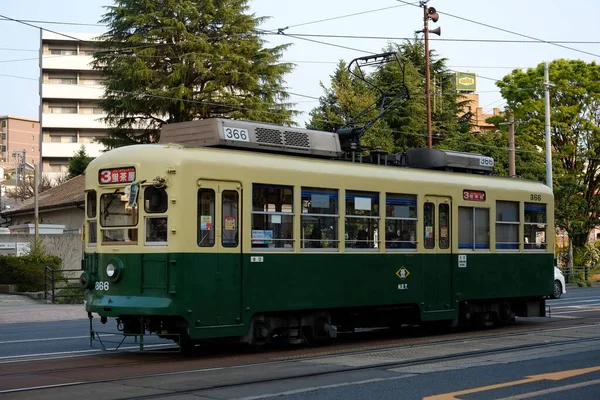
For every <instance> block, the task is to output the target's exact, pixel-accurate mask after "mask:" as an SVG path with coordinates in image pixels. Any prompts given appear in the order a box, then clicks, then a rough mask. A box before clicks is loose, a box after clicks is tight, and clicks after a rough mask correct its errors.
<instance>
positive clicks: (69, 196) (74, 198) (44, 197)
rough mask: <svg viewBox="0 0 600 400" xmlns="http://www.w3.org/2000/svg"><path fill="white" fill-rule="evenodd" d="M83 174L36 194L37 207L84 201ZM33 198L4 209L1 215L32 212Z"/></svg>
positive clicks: (44, 207) (45, 208) (33, 206)
mask: <svg viewBox="0 0 600 400" xmlns="http://www.w3.org/2000/svg"><path fill="white" fill-rule="evenodd" d="M84 189H85V176H84V175H79V176H76V177H75V178H73V179H69V180H68V181H66V182H65V183H63V184H62V185H58V186H55V187H53V188H52V189H48V190H46V191H45V192H43V193H41V194H40V195H39V196H38V209H39V210H47V209H52V208H58V207H65V206H70V205H73V206H75V205H80V204H83V203H84V202H85V193H84ZM34 208H35V200H34V198H33V197H30V198H29V199H27V200H25V201H24V202H23V203H21V204H19V206H18V207H17V208H14V209H11V210H6V211H4V212H3V213H2V215H12V214H28V213H30V212H34Z"/></svg>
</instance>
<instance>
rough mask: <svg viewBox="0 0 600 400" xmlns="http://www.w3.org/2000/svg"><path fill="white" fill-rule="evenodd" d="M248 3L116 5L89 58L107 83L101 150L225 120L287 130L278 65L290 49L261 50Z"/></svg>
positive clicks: (119, 1) (131, 0) (165, 0)
mask: <svg viewBox="0 0 600 400" xmlns="http://www.w3.org/2000/svg"><path fill="white" fill-rule="evenodd" d="M247 3H248V1H247V0H178V1H173V0H161V1H137V0H116V1H115V5H114V6H110V7H107V9H108V12H107V13H106V14H105V15H104V17H103V19H102V21H101V22H102V23H104V24H107V25H108V31H107V33H106V34H104V35H103V36H102V37H101V39H102V41H101V42H100V43H99V51H98V52H96V53H95V55H94V66H95V68H96V69H98V70H100V71H102V74H103V76H105V77H106V81H105V95H104V99H103V100H101V101H100V105H101V107H102V108H103V109H104V110H106V111H107V113H108V117H107V122H109V123H110V124H111V126H112V127H113V129H112V130H111V134H110V137H109V138H106V139H101V142H102V143H104V144H105V145H107V146H109V147H110V148H112V147H118V146H123V145H128V144H133V143H151V142H156V141H158V138H159V135H160V133H159V131H158V130H157V129H158V128H160V127H161V126H162V125H163V124H165V123H174V122H183V121H190V120H194V119H203V118H211V117H225V118H232V119H249V120H256V121H266V122H273V123H277V124H291V123H292V119H291V118H292V116H293V115H294V114H295V112H294V111H292V110H290V104H289V103H287V102H286V101H287V99H288V97H289V96H288V94H287V92H286V91H285V86H284V85H285V82H284V79H283V77H284V75H285V74H286V73H288V72H290V71H291V70H292V65H291V64H289V63H280V62H279V59H280V58H281V55H282V52H283V51H284V50H285V49H286V48H287V45H282V46H276V47H273V48H264V47H263V44H264V41H263V40H262V39H261V37H260V34H259V33H258V32H257V28H258V26H259V25H260V24H261V23H262V22H263V21H264V18H261V17H255V16H254V14H251V13H250V12H249V7H248V5H247Z"/></svg>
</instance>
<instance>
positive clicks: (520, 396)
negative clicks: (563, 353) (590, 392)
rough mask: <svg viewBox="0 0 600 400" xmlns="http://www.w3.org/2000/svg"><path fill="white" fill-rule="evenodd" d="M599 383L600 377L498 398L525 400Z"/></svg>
mask: <svg viewBox="0 0 600 400" xmlns="http://www.w3.org/2000/svg"><path fill="white" fill-rule="evenodd" d="M597 384H600V379H596V380H594V381H587V382H579V383H573V384H572V385H566V386H559V387H556V388H552V389H545V390H538V391H537V392H530V393H523V394H518V395H515V396H510V397H505V398H503V399H497V400H523V399H531V398H533V397H538V396H543V395H546V394H550V393H558V392H564V391H565V390H571V389H579V388H582V387H586V386H592V385H597Z"/></svg>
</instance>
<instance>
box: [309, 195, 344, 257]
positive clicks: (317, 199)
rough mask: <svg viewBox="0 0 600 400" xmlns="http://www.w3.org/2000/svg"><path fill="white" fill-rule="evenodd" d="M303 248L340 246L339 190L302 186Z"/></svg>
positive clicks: (333, 247) (335, 247)
mask: <svg viewBox="0 0 600 400" xmlns="http://www.w3.org/2000/svg"><path fill="white" fill-rule="evenodd" d="M301 193H302V215H301V217H300V221H301V226H302V248H303V249H337V248H338V243H339V240H338V218H339V214H338V191H337V190H336V189H320V188H306V187H303V188H302V192H301Z"/></svg>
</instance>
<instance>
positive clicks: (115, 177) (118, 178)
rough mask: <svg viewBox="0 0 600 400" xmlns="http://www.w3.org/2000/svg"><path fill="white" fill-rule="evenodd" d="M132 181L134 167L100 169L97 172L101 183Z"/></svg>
mask: <svg viewBox="0 0 600 400" xmlns="http://www.w3.org/2000/svg"><path fill="white" fill-rule="evenodd" d="M133 181H135V167H124V168H109V169H101V170H100V171H99V172H98V182H99V183H100V184H101V185H107V184H110V183H129V182H133Z"/></svg>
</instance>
